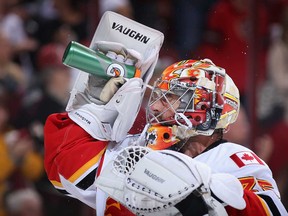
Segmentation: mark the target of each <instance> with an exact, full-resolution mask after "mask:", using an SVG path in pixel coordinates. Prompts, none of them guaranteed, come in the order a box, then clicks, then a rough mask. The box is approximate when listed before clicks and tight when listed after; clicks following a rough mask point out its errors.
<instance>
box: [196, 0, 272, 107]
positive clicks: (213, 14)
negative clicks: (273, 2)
mask: <svg viewBox="0 0 288 216" xmlns="http://www.w3.org/2000/svg"><path fill="white" fill-rule="evenodd" d="M249 2H250V1H248V0H245V1H244V0H219V1H217V2H216V3H215V4H214V6H213V7H212V9H211V10H210V12H209V14H208V18H207V27H206V28H207V29H206V33H205V42H204V43H203V44H202V46H201V47H200V49H199V54H200V56H204V57H208V58H211V59H213V60H214V62H215V63H216V64H218V65H222V67H223V68H225V69H226V70H227V71H230V75H231V78H232V79H233V80H235V83H236V85H237V86H238V88H239V91H240V94H241V98H242V103H243V105H244V106H246V105H247V104H246V96H247V95H246V94H247V80H248V72H249V71H248V55H247V54H248V52H251V47H249V36H250V35H251V34H252V29H251V21H250V17H249ZM257 2H258V1H257ZM255 14H256V16H257V29H256V30H255V31H256V33H257V35H256V36H258V37H257V38H258V40H257V42H258V43H257V45H256V46H257V51H258V52H257V59H256V62H254V63H255V64H256V67H257V72H256V73H257V77H258V79H261V78H262V79H263V77H264V75H265V64H263V62H265V55H266V47H265V46H264V45H265V42H266V39H267V34H268V19H267V11H266V8H265V5H264V3H263V1H259V2H258V3H257V13H255ZM260 35H261V36H260ZM265 36H266V37H265ZM255 85H257V83H255Z"/></svg>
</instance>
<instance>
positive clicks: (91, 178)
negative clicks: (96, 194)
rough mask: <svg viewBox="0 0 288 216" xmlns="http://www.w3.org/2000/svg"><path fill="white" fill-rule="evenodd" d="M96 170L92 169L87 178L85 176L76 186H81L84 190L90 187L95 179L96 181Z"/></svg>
mask: <svg viewBox="0 0 288 216" xmlns="http://www.w3.org/2000/svg"><path fill="white" fill-rule="evenodd" d="M96 170H97V168H95V169H94V170H92V171H91V172H90V173H89V174H88V175H87V176H85V178H83V179H82V180H81V181H80V182H79V183H78V184H77V185H76V186H77V187H78V188H81V189H82V190H86V189H87V188H88V187H90V186H91V185H92V184H93V183H94V181H95V176H96Z"/></svg>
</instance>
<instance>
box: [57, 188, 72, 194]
mask: <svg viewBox="0 0 288 216" xmlns="http://www.w3.org/2000/svg"><path fill="white" fill-rule="evenodd" d="M56 190H57V191H58V192H59V193H61V194H64V195H67V194H70V193H68V192H67V191H66V190H61V189H58V188H56Z"/></svg>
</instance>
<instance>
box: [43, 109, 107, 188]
mask: <svg viewBox="0 0 288 216" xmlns="http://www.w3.org/2000/svg"><path fill="white" fill-rule="evenodd" d="M107 144H108V142H106V141H99V140H96V139H94V138H93V137H91V136H90V135H89V134H88V133H87V132H85V131H84V130H83V129H82V128H81V127H80V126H78V125H77V124H76V123H74V122H73V121H72V120H71V119H70V118H69V117H68V114H67V113H57V114H52V115H50V116H49V117H48V118H47V121H46V123H45V127H44V147H45V153H44V165H45V170H46V173H47V175H48V178H49V180H50V181H51V183H52V184H53V185H54V186H55V187H56V188H57V189H59V190H60V191H61V190H63V189H64V188H63V187H62V185H61V182H60V177H59V175H62V176H63V177H64V178H65V179H67V180H69V181H70V182H72V183H74V182H76V181H77V182H79V183H78V185H77V186H78V187H79V188H81V189H85V187H86V188H88V187H89V186H90V185H91V184H93V182H94V180H95V175H96V170H97V168H98V166H99V163H100V160H101V157H102V156H103V154H104V152H105V150H106V147H107ZM79 179H81V181H79Z"/></svg>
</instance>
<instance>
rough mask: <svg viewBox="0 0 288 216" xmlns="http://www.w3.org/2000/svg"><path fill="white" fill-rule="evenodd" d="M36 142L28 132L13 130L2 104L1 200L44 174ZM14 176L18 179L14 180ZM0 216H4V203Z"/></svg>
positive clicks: (0, 139) (0, 128)
mask: <svg viewBox="0 0 288 216" xmlns="http://www.w3.org/2000/svg"><path fill="white" fill-rule="evenodd" d="M34 147H35V146H34V142H33V140H32V139H31V138H30V137H29V135H28V134H27V133H26V131H24V130H22V131H20V130H15V129H12V127H11V125H10V124H9V111H8V108H7V107H6V105H5V104H3V100H1V103H0V154H1V157H0V167H1V172H0V182H1V183H0V200H2V201H3V196H4V194H5V192H7V191H8V190H11V189H14V188H17V187H18V185H19V184H21V185H26V184H31V183H33V182H35V181H36V180H37V179H38V178H40V176H42V174H43V165H42V164H43V158H42V157H41V155H39V154H38V153H37V152H36V151H35V149H34ZM13 175H14V176H15V175H16V176H17V178H16V179H15V178H14V179H13ZM0 215H1V216H2V215H3V216H4V215H5V212H4V209H3V203H0Z"/></svg>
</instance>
